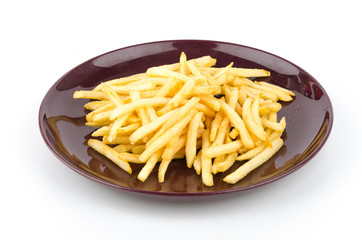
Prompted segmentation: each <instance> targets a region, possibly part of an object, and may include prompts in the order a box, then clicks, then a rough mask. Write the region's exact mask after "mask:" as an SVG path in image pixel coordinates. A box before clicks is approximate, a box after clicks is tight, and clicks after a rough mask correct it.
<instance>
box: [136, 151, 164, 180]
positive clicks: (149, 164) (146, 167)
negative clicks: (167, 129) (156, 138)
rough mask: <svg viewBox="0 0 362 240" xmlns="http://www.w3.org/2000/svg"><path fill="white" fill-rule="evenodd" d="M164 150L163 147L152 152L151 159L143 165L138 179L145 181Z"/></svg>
mask: <svg viewBox="0 0 362 240" xmlns="http://www.w3.org/2000/svg"><path fill="white" fill-rule="evenodd" d="M162 152H163V149H162V148H161V149H159V150H157V151H156V152H155V153H153V154H152V156H151V157H150V159H149V160H148V161H147V162H146V164H145V165H144V166H143V168H142V169H141V171H140V172H139V174H138V179H139V180H140V181H142V182H144V181H145V180H146V179H147V178H148V176H149V175H150V173H151V172H152V170H153V168H154V167H155V165H156V163H157V162H158V160H159V159H160V158H161V155H162Z"/></svg>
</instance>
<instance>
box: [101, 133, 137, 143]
mask: <svg viewBox="0 0 362 240" xmlns="http://www.w3.org/2000/svg"><path fill="white" fill-rule="evenodd" d="M102 141H103V143H104V144H112V145H113V144H131V142H130V140H129V136H117V137H116V138H115V139H114V140H113V141H109V140H108V136H107V135H105V136H103V138H102Z"/></svg>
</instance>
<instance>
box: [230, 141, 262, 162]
mask: <svg viewBox="0 0 362 240" xmlns="http://www.w3.org/2000/svg"><path fill="white" fill-rule="evenodd" d="M266 147H267V144H266V142H263V143H261V144H260V145H259V146H257V147H255V148H253V149H251V150H249V151H247V152H246V153H243V154H241V155H239V156H237V158H236V160H238V161H244V160H248V159H251V158H253V157H255V156H256V155H258V154H259V153H261V152H262V151H263V150H264V149H265V148H266Z"/></svg>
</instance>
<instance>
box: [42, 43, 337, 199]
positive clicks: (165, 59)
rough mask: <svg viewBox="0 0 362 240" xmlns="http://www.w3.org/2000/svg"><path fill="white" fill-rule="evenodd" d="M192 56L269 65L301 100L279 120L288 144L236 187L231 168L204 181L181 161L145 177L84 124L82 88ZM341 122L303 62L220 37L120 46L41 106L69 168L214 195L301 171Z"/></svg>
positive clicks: (78, 71) (156, 190)
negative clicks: (210, 182)
mask: <svg viewBox="0 0 362 240" xmlns="http://www.w3.org/2000/svg"><path fill="white" fill-rule="evenodd" d="M182 51H183V52H185V53H186V55H187V57H188V59H191V58H196V57H200V56H204V55H210V56H212V57H213V58H216V59H217V65H216V66H218V67H223V66H226V65H227V64H229V63H230V62H234V67H244V68H263V69H266V70H268V71H270V72H271V77H269V78H263V79H261V80H263V81H268V82H270V83H273V84H277V85H279V86H282V87H285V88H287V89H290V90H292V91H293V92H294V93H295V94H296V97H295V99H294V101H292V102H290V103H287V104H283V109H282V110H281V111H280V112H279V113H278V117H279V118H281V117H282V116H285V117H286V120H287V128H286V131H285V133H284V135H283V139H284V140H285V143H284V146H283V147H282V148H281V149H280V151H279V152H278V153H277V154H276V155H275V156H274V157H273V158H272V159H270V160H269V161H267V162H266V163H265V164H263V165H262V166H260V167H259V168H257V169H256V170H254V171H253V172H251V173H250V174H249V175H247V177H245V178H244V179H243V180H241V181H240V182H238V183H237V184H235V185H230V184H227V183H225V182H223V181H222V179H223V177H224V176H225V175H226V174H228V173H230V172H231V171H233V170H235V169H236V168H237V167H238V164H235V165H234V167H232V169H230V170H229V171H227V172H226V173H219V174H217V175H215V177H214V183H215V185H214V186H213V187H206V186H203V184H202V182H201V178H200V176H197V175H196V173H195V171H194V170H192V169H188V168H187V167H186V166H185V164H184V162H183V161H182V160H174V161H173V162H172V163H171V164H170V166H169V169H168V170H167V173H166V177H165V182H164V183H162V184H161V183H159V182H158V181H157V170H158V165H157V166H156V168H155V169H154V170H153V172H152V173H151V175H150V177H149V178H148V179H147V180H146V181H145V182H141V181H139V180H138V179H137V175H138V172H139V171H140V169H141V167H142V166H141V165H139V166H137V165H132V167H133V171H134V172H133V174H132V175H129V174H128V173H126V172H124V171H123V170H121V169H120V168H118V167H117V166H116V165H115V164H113V163H112V162H111V161H110V160H108V159H106V158H105V157H103V156H102V155H100V154H98V153H96V152H95V151H93V150H92V149H90V148H89V147H88V146H87V144H86V142H87V140H88V139H89V137H90V134H91V132H92V131H94V128H92V127H88V126H84V123H85V114H86V110H85V109H84V107H83V106H84V104H85V103H86V102H88V100H83V99H82V100H79V99H73V97H72V96H73V93H74V91H76V90H81V89H82V90H90V89H92V88H93V87H94V86H96V85H97V84H98V83H100V82H103V81H107V80H111V79H114V78H118V77H123V76H128V75H131V74H136V73H141V72H145V71H146V70H147V68H149V67H152V66H157V65H162V64H169V63H175V62H177V61H178V60H179V56H180V53H181V52H182ZM332 123H333V110H332V105H331V102H330V99H329V97H328V95H327V93H326V92H325V90H324V89H323V87H322V86H321V85H320V84H319V83H318V82H317V81H316V80H315V79H314V78H313V77H312V76H311V75H309V74H308V73H307V72H306V71H304V70H303V69H301V68H300V67H298V66H296V65H295V64H293V63H291V62H289V61H287V60H285V59H283V58H280V57H278V56H275V55H273V54H270V53H267V52H265V51H261V50H257V49H254V48H250V47H246V46H241V45H236V44H231V43H225V42H216V41H203V40H171V41H161V42H153V43H145V44H140V45H135V46H130V47H126V48H122V49H118V50H115V51H112V52H109V53H106V54H103V55H100V56H98V57H95V58H93V59H90V60H88V61H86V62H84V63H82V64H80V65H79V66H77V67H75V68H74V69H72V70H71V71H69V72H68V73H66V74H65V75H64V76H63V77H62V78H60V79H59V80H58V81H57V82H56V83H55V84H54V85H53V86H52V87H51V89H50V90H49V91H48V93H47V94H46V96H45V97H44V99H43V102H42V104H41V107H40V110H39V126H40V131H41V133H42V136H43V138H44V141H45V143H46V144H47V145H48V147H49V148H50V150H51V151H52V152H53V153H54V154H55V156H57V157H58V158H59V159H60V160H61V161H62V162H63V163H64V164H65V165H67V166H68V167H70V168H71V169H73V170H75V171H76V172H78V173H80V174H82V175H83V176H85V177H88V178H90V179H92V180H95V181H97V182H100V183H103V184H106V185H108V186H112V187H116V188H118V189H123V190H129V191H136V192H142V193H151V194H164V195H181V196H183V195H193V196H196V195H207V194H220V193H228V192H235V191H241V190H246V189H250V188H254V187H257V186H260V185H263V184H266V183H270V182H272V181H274V180H277V179H279V178H281V177H284V176H286V175H288V174H289V173H291V172H293V171H295V170H297V169H298V168H300V167H301V166H303V165H304V164H305V163H307V162H308V161H309V160H311V159H312V158H313V156H314V155H315V154H316V153H317V152H318V151H319V150H320V149H321V148H322V146H323V145H324V143H325V141H326V140H327V138H328V136H329V133H330V131H331V128H332Z"/></svg>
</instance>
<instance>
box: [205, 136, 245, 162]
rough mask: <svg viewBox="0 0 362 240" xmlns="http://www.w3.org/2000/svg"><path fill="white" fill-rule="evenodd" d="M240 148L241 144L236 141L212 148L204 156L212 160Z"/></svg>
mask: <svg viewBox="0 0 362 240" xmlns="http://www.w3.org/2000/svg"><path fill="white" fill-rule="evenodd" d="M242 146H243V144H242V142H241V141H240V140H236V141H233V142H230V143H226V144H222V145H217V146H212V147H210V148H209V149H208V150H207V152H206V156H207V157H209V158H214V157H217V156H220V155H223V154H229V153H232V152H236V151H238V150H239V149H240V148H241V147H242Z"/></svg>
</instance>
